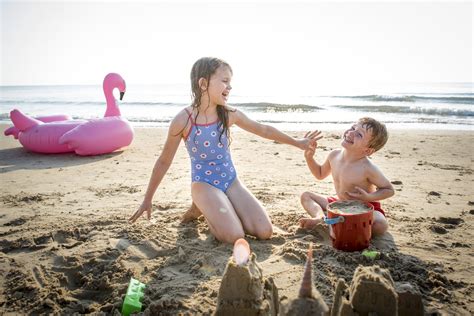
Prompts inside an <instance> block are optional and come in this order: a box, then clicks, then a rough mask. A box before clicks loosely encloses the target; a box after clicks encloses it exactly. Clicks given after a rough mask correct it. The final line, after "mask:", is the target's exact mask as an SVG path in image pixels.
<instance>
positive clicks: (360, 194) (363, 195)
mask: <svg viewBox="0 0 474 316" xmlns="http://www.w3.org/2000/svg"><path fill="white" fill-rule="evenodd" d="M354 189H355V190H356V191H355V192H349V191H346V194H347V195H349V196H350V197H352V198H354V199H356V200H361V201H365V202H370V201H371V199H370V194H369V193H367V191H365V190H364V189H362V188H360V187H357V186H356V187H355V188H354Z"/></svg>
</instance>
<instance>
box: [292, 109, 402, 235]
mask: <svg viewBox="0 0 474 316" xmlns="http://www.w3.org/2000/svg"><path fill="white" fill-rule="evenodd" d="M387 139H388V133H387V128H386V127H385V125H384V124H382V123H380V122H378V121H376V120H374V119H372V118H368V117H364V118H361V119H359V121H358V122H357V123H355V124H354V125H353V126H352V127H351V128H350V129H349V130H347V131H345V132H344V135H343V140H342V143H341V146H342V148H341V149H336V150H333V151H331V152H330V153H329V155H328V157H327V158H326V161H325V162H324V163H323V164H322V165H319V164H318V163H317V162H316V161H315V160H314V158H313V156H314V153H315V150H316V147H317V143H316V144H315V145H314V146H310V148H309V149H307V150H306V151H305V153H304V156H305V159H306V163H307V164H308V167H309V169H310V170H311V173H312V174H313V175H314V176H315V177H316V179H318V180H322V179H324V178H326V177H327V176H328V175H329V174H331V175H332V177H333V180H334V187H335V189H336V193H337V198H334V197H324V196H322V195H319V194H315V193H311V192H304V193H303V194H302V195H301V204H302V205H303V208H304V209H305V210H306V211H307V212H308V214H309V215H311V217H312V218H302V219H300V226H301V227H303V228H307V229H310V228H313V227H314V226H316V225H317V224H318V223H321V222H322V221H323V218H324V213H323V211H326V206H327V205H328V204H329V203H331V202H334V201H337V200H360V201H366V202H369V203H371V204H372V205H373V206H374V210H375V211H374V217H373V222H372V234H373V235H382V234H383V233H385V232H386V231H387V229H388V223H387V220H386V218H385V213H384V211H383V210H382V208H381V207H380V203H379V202H376V201H380V200H383V199H386V198H389V197H391V196H393V195H394V193H395V192H394V190H393V186H392V184H391V183H390V181H388V180H387V178H385V176H384V175H383V174H382V172H381V171H380V170H379V168H377V166H375V165H374V164H373V163H372V162H371V161H370V160H369V158H368V156H370V155H372V154H373V153H374V152H376V151H377V150H379V149H381V148H382V147H383V146H384V145H385V143H386V142H387Z"/></svg>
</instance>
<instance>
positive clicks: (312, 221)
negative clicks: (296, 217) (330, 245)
mask: <svg viewBox="0 0 474 316" xmlns="http://www.w3.org/2000/svg"><path fill="white" fill-rule="evenodd" d="M322 223H323V219H322V218H300V227H301V228H305V229H313V228H315V227H316V226H317V225H319V224H322Z"/></svg>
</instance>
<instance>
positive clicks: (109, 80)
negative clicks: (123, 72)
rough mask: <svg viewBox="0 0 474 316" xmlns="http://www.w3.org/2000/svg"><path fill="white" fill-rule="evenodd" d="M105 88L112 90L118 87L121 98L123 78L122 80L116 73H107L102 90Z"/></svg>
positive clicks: (123, 86)
mask: <svg viewBox="0 0 474 316" xmlns="http://www.w3.org/2000/svg"><path fill="white" fill-rule="evenodd" d="M107 88H109V89H111V90H113V89H115V88H117V89H119V91H120V100H122V98H123V95H124V94H125V90H126V85H125V80H123V78H122V76H120V75H119V74H117V73H113V72H112V73H109V74H108V75H107V76H105V78H104V90H106V89H107Z"/></svg>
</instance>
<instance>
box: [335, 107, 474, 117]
mask: <svg viewBox="0 0 474 316" xmlns="http://www.w3.org/2000/svg"><path fill="white" fill-rule="evenodd" d="M335 107H337V108H340V109H347V110H355V111H367V112H384V113H406V114H426V115H439V116H463V117H465V116H468V117H469V116H474V110H467V109H447V108H423V107H413V106H389V105H381V106H358V105H337V106H335Z"/></svg>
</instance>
